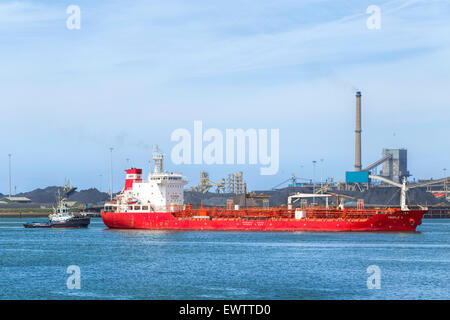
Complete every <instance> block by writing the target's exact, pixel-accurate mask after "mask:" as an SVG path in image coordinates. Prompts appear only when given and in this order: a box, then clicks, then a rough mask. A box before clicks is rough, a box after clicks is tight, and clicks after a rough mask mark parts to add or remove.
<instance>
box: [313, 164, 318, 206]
mask: <svg viewBox="0 0 450 320" xmlns="http://www.w3.org/2000/svg"><path fill="white" fill-rule="evenodd" d="M316 162H317V161H316V160H313V162H312V163H313V194H315V193H316ZM315 202H316V198H315V197H314V196H313V203H315Z"/></svg>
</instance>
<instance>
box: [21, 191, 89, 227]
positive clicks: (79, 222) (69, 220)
mask: <svg viewBox="0 0 450 320" xmlns="http://www.w3.org/2000/svg"><path fill="white" fill-rule="evenodd" d="M75 189H76V188H71V187H70V186H67V185H66V186H64V187H63V188H62V191H61V189H60V190H58V195H57V199H58V202H57V206H56V207H54V208H53V214H50V215H49V220H48V222H44V223H42V222H27V223H24V224H23V226H24V227H25V228H87V227H88V226H89V223H90V222H91V218H90V217H88V216H86V215H83V214H80V215H77V216H76V215H74V214H73V213H71V212H70V210H69V206H68V205H67V203H66V199H67V197H68V196H69V195H70V194H72V193H73V192H74V191H75Z"/></svg>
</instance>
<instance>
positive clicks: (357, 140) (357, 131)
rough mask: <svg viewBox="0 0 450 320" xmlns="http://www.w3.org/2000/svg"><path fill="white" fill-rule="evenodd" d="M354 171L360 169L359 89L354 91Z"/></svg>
mask: <svg viewBox="0 0 450 320" xmlns="http://www.w3.org/2000/svg"><path fill="white" fill-rule="evenodd" d="M355 171H361V91H357V92H356V129H355Z"/></svg>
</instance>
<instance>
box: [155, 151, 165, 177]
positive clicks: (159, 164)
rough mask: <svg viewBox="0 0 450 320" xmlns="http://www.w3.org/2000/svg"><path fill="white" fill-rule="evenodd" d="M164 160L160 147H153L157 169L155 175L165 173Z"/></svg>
mask: <svg viewBox="0 0 450 320" xmlns="http://www.w3.org/2000/svg"><path fill="white" fill-rule="evenodd" d="M163 158H164V155H163V154H162V153H161V152H159V148H158V145H155V146H154V147H153V161H155V168H154V170H153V172H154V173H162V172H163Z"/></svg>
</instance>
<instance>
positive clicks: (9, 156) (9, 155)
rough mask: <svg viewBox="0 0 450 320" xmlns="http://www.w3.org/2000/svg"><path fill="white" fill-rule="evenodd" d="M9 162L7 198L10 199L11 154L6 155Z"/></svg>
mask: <svg viewBox="0 0 450 320" xmlns="http://www.w3.org/2000/svg"><path fill="white" fill-rule="evenodd" d="M8 158H9V159H8V162H9V198H11V154H8Z"/></svg>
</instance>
